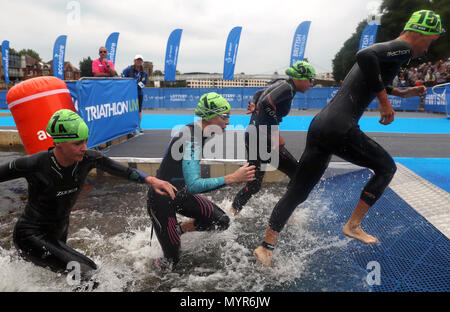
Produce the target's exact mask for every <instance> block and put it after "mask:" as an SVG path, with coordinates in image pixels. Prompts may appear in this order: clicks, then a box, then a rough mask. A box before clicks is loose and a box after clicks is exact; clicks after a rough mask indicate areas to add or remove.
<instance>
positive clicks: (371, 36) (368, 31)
mask: <svg viewBox="0 0 450 312" xmlns="http://www.w3.org/2000/svg"><path fill="white" fill-rule="evenodd" d="M377 30H378V25H377V24H376V23H371V24H367V26H366V28H364V30H363V32H362V34H361V39H360V40H359V50H362V49H365V48H367V47H370V46H371V45H372V44H374V43H375V40H376V38H377Z"/></svg>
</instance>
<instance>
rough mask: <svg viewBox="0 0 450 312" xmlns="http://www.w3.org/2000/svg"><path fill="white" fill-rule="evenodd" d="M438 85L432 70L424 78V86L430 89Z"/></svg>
mask: <svg viewBox="0 0 450 312" xmlns="http://www.w3.org/2000/svg"><path fill="white" fill-rule="evenodd" d="M435 84H436V77H435V76H434V73H433V70H432V69H431V68H430V69H428V71H427V74H426V75H425V78H424V85H425V87H427V88H430V87H432V86H434V85H435Z"/></svg>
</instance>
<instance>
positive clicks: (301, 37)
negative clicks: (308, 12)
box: [290, 21, 311, 66]
mask: <svg viewBox="0 0 450 312" xmlns="http://www.w3.org/2000/svg"><path fill="white" fill-rule="evenodd" d="M310 26H311V22H310V21H304V22H301V23H300V25H298V27H297V30H296V31H295V35H294V39H293V40H292V49H291V63H290V66H292V65H294V64H295V63H296V62H298V61H303V57H304V55H305V49H306V41H307V39H308V33H309V27H310Z"/></svg>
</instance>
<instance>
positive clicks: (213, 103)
mask: <svg viewBox="0 0 450 312" xmlns="http://www.w3.org/2000/svg"><path fill="white" fill-rule="evenodd" d="M230 109H231V107H230V104H229V103H228V101H227V100H225V99H224V98H223V96H221V95H220V94H217V93H216V92H209V93H206V94H203V95H202V97H201V98H200V101H199V102H198V104H197V108H196V109H195V115H197V116H199V117H201V118H202V119H211V118H213V117H216V116H217V115H218V114H222V113H226V112H228V111H229V110H230Z"/></svg>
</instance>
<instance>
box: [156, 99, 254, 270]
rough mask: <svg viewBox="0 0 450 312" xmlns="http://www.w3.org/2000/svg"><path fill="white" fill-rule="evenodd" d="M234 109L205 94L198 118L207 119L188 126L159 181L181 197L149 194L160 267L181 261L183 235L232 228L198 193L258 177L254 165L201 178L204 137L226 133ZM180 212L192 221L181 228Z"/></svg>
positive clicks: (164, 164)
mask: <svg viewBox="0 0 450 312" xmlns="http://www.w3.org/2000/svg"><path fill="white" fill-rule="evenodd" d="M229 111H230V104H229V103H228V102H227V101H226V100H225V99H224V98H223V97H222V96H220V95H219V94H217V93H214V92H211V93H207V94H205V95H203V96H202V97H201V98H200V102H199V103H198V106H197V109H196V110H195V114H196V115H197V116H199V117H201V118H202V119H201V120H199V121H197V122H194V123H190V124H188V125H186V126H185V127H184V128H183V129H181V131H180V132H179V134H178V135H176V136H175V137H173V138H172V140H171V142H170V143H169V146H168V148H167V151H166V153H165V155H164V158H163V160H162V162H161V166H160V168H159V169H158V172H157V177H158V178H160V179H166V180H167V181H169V182H171V183H172V184H173V185H175V186H176V187H177V189H178V192H177V193H176V197H175V199H173V200H171V199H170V198H169V197H168V196H161V195H159V194H156V193H155V192H153V191H152V190H150V191H149V193H148V212H149V214H150V218H151V220H152V223H153V226H154V229H155V232H156V236H157V238H158V240H159V243H160V245H161V248H162V250H163V253H164V258H162V259H158V260H157V262H156V264H157V265H158V266H159V267H160V269H170V268H171V266H172V265H174V264H176V263H177V262H178V261H179V253H180V242H181V239H180V236H181V234H182V233H184V232H190V231H213V230H226V229H227V228H228V226H229V222H230V219H229V217H228V216H227V215H226V214H225V212H224V211H223V210H222V209H220V208H219V207H218V206H217V205H216V204H214V203H213V202H211V201H210V200H208V199H206V198H204V197H203V196H200V195H198V194H199V193H205V192H208V191H211V190H214V189H217V188H220V187H222V186H224V185H226V184H231V183H237V182H247V181H251V180H252V179H254V174H255V170H254V166H249V165H248V164H246V165H244V166H242V167H240V168H239V169H238V170H236V171H235V172H234V173H232V174H230V175H227V176H224V177H219V178H207V179H202V178H201V177H200V160H201V158H202V154H203V145H204V143H205V141H206V140H207V139H208V138H207V137H205V136H206V135H205V134H206V133H207V132H210V130H213V131H214V130H215V131H214V132H215V133H217V132H222V131H224V130H225V128H226V126H227V125H228V124H229ZM209 127H214V128H215V129H212V128H209ZM210 133H211V132H210ZM176 213H179V214H181V215H184V216H186V217H189V218H192V219H193V220H189V221H186V222H182V223H180V224H179V223H178V222H177V219H176Z"/></svg>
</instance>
